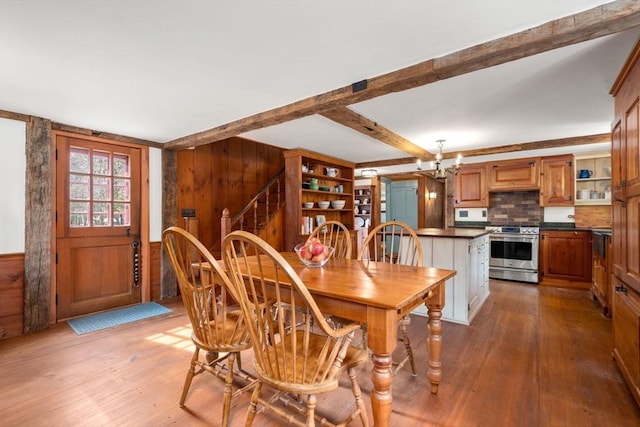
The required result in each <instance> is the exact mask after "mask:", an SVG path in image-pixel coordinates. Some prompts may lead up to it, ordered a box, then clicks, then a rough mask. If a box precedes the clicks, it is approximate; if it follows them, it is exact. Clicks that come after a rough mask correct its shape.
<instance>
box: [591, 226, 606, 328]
mask: <svg viewBox="0 0 640 427" xmlns="http://www.w3.org/2000/svg"><path fill="white" fill-rule="evenodd" d="M592 270H593V278H592V283H591V293H592V294H593V297H594V299H597V300H598V301H599V302H600V304H602V311H603V314H604V315H605V316H608V315H610V314H611V234H610V233H607V232H600V231H594V232H593V269H592Z"/></svg>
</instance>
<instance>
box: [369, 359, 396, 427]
mask: <svg viewBox="0 0 640 427" xmlns="http://www.w3.org/2000/svg"><path fill="white" fill-rule="evenodd" d="M371 359H372V360H373V370H372V371H371V380H372V382H373V390H372V391H371V410H372V411H373V425H374V426H388V425H389V420H390V419H391V404H392V402H393V396H392V394H391V383H392V382H393V374H392V370H391V364H392V359H391V355H390V354H375V353H374V354H373V355H372V356H371Z"/></svg>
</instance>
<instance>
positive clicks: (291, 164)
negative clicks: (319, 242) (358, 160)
mask: <svg viewBox="0 0 640 427" xmlns="http://www.w3.org/2000/svg"><path fill="white" fill-rule="evenodd" d="M284 158H285V187H286V189H285V193H286V201H287V202H286V208H285V218H284V224H285V235H284V243H285V247H286V248H291V249H293V247H294V246H295V245H296V244H298V243H300V242H303V241H304V240H305V239H306V237H307V236H308V234H309V233H310V232H311V230H313V228H315V227H316V226H317V225H318V221H322V220H325V221H340V222H342V223H343V224H344V225H345V226H346V227H347V228H349V229H353V228H354V215H353V197H354V196H353V194H354V185H353V181H354V175H353V174H354V172H353V171H354V168H355V165H354V164H353V163H351V162H348V161H345V160H341V159H336V158H334V157H330V156H325V155H323V154H319V153H314V152H311V151H307V150H302V149H294V150H288V151H286V152H285V153H284ZM328 168H331V169H333V170H334V171H335V172H333V173H331V172H330V171H329V169H328ZM332 175H333V176H332ZM312 180H315V181H316V182H317V184H318V189H314V188H308V185H310V184H311V182H312ZM303 184H304V188H303ZM332 200H344V201H345V205H344V207H343V208H342V209H335V208H332V207H331V206H329V207H328V208H326V209H324V208H320V207H319V206H318V202H320V201H329V202H331V201H332ZM305 203H313V207H309V208H307V207H305V206H304V204H305Z"/></svg>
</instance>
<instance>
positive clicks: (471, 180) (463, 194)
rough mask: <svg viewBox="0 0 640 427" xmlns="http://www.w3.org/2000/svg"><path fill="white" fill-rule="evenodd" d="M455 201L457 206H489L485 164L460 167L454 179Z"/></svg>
mask: <svg viewBox="0 0 640 427" xmlns="http://www.w3.org/2000/svg"><path fill="white" fill-rule="evenodd" d="M453 201H454V202H453V203H454V206H455V207H456V208H486V207H489V192H488V191H487V168H486V167H485V164H484V163H483V164H471V165H464V166H462V167H460V170H459V171H458V174H457V175H456V177H455V180H454V189H453Z"/></svg>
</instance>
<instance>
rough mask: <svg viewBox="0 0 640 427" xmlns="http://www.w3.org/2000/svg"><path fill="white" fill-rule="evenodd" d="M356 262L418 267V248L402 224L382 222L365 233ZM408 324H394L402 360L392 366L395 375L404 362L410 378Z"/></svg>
mask: <svg viewBox="0 0 640 427" xmlns="http://www.w3.org/2000/svg"><path fill="white" fill-rule="evenodd" d="M358 259H360V260H371V261H378V262H386V263H390V264H402V265H411V266H414V267H422V262H423V261H422V244H421V243H420V239H419V238H418V235H417V234H416V233H415V231H413V229H412V228H411V227H410V226H409V225H408V224H406V223H404V222H402V221H388V222H383V223H382V224H378V225H377V226H376V227H374V228H373V229H372V230H371V231H370V232H369V234H368V235H367V238H366V239H365V240H364V242H363V244H362V247H361V249H360V253H359V254H358ZM410 322H411V318H410V317H409V316H408V315H407V316H404V317H403V318H402V319H400V321H399V322H398V326H399V327H400V333H401V340H402V342H403V343H404V347H405V350H406V356H405V357H404V358H403V359H402V360H401V361H400V362H398V363H394V365H395V369H394V373H397V372H398V371H399V370H400V369H401V368H402V367H403V366H404V365H405V364H406V363H407V361H408V362H409V364H410V365H411V374H412V375H413V376H416V375H417V373H416V365H415V361H414V358H413V350H412V348H411V342H410V340H409V334H408V332H407V329H408V326H409V324H410ZM365 331H366V330H365ZM365 339H366V337H365Z"/></svg>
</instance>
